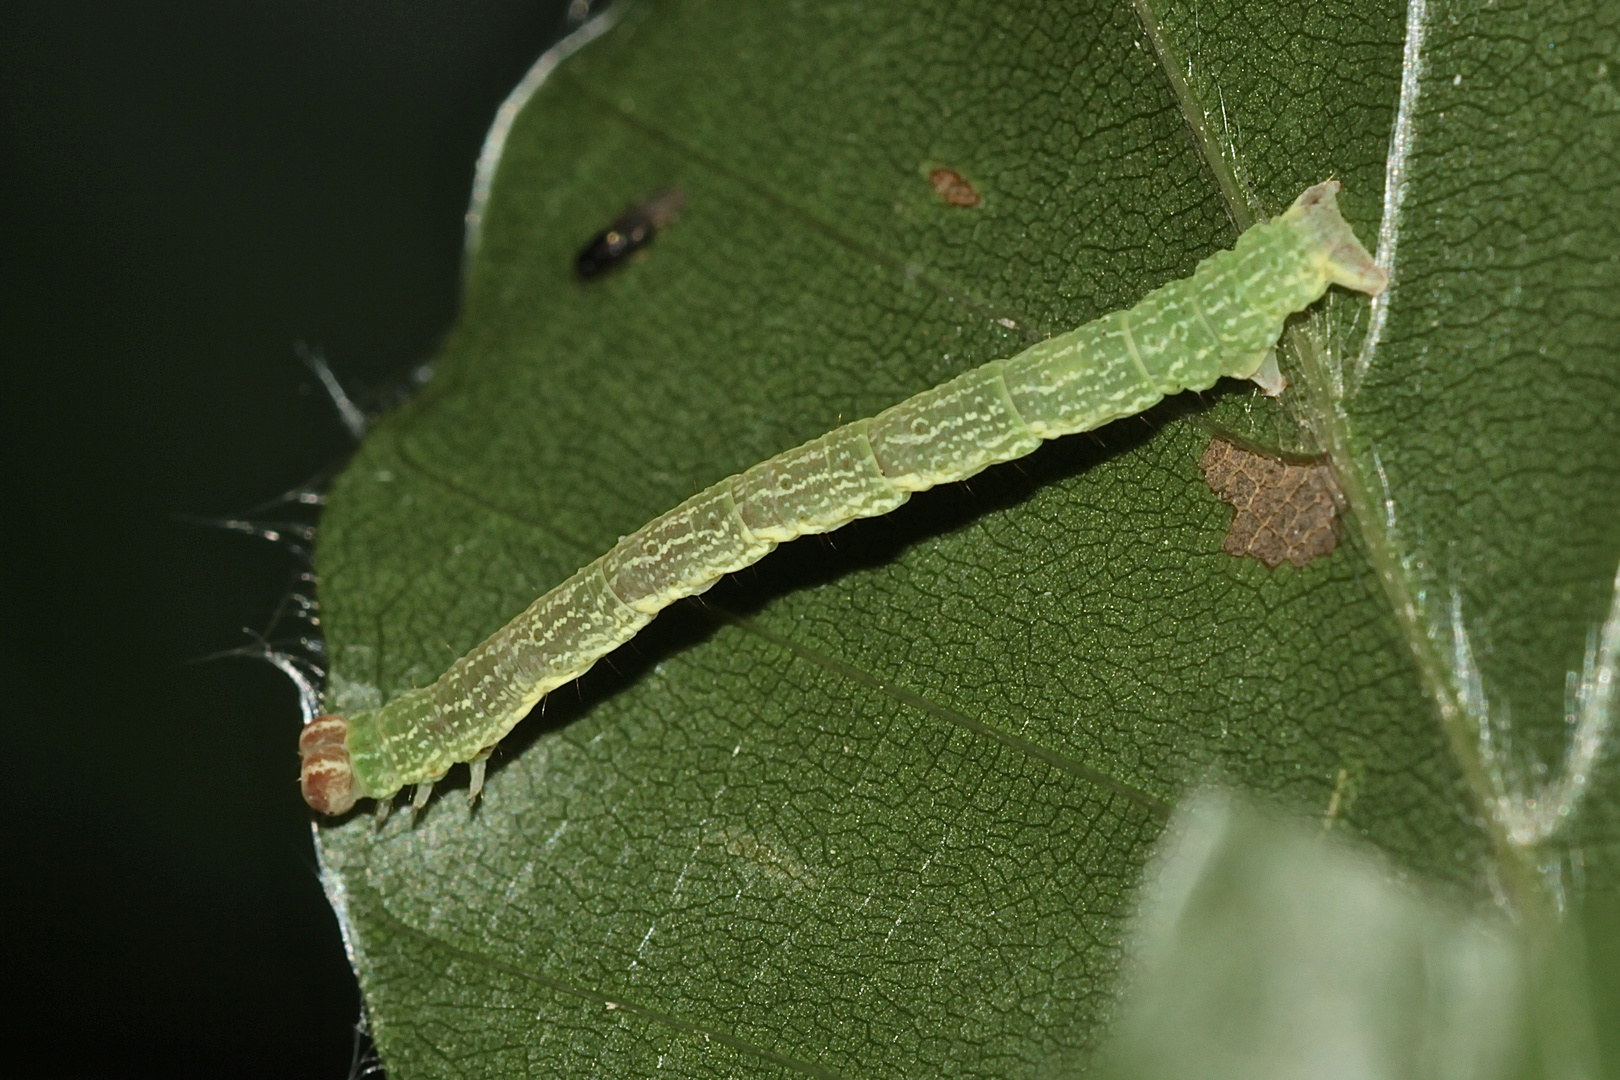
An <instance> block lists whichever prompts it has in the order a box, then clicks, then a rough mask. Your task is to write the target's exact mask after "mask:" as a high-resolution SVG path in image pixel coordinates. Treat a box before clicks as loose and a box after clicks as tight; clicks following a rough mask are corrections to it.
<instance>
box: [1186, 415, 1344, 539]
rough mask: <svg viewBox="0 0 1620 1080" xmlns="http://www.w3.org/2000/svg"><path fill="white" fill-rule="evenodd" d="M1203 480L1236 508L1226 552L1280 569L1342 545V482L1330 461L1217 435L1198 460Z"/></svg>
mask: <svg viewBox="0 0 1620 1080" xmlns="http://www.w3.org/2000/svg"><path fill="white" fill-rule="evenodd" d="M1198 467H1199V468H1200V469H1202V470H1203V473H1204V482H1205V483H1207V484H1208V485H1209V489H1210V490H1211V491H1213V492H1214V493H1215V494H1216V496H1217V497H1219V498H1220V500H1221V501H1222V502H1226V503H1230V504H1231V505H1232V508H1233V514H1232V524H1231V527H1230V528H1228V529H1227V531H1226V539H1225V540H1224V541H1222V543H1221V550H1222V551H1224V552H1226V553H1227V554H1228V555H1234V556H1237V557H1239V558H1241V557H1243V556H1244V555H1252V556H1254V557H1255V558H1256V559H1259V560H1260V561H1261V562H1263V563H1265V564H1266V566H1267V567H1269V568H1271V569H1276V568H1277V567H1278V566H1280V565H1282V564H1283V563H1284V562H1290V563H1293V564H1294V565H1295V566H1304V565H1305V564H1306V563H1308V562H1310V561H1311V560H1312V559H1316V558H1320V557H1322V556H1324V555H1328V554H1331V553H1332V551H1333V549H1334V548H1336V547H1338V546H1339V533H1338V527H1337V526H1338V498H1339V486H1338V484H1337V483H1335V482H1334V480H1333V470H1332V469H1331V468H1329V467H1328V464H1327V462H1325V461H1317V462H1303V463H1301V462H1288V461H1281V460H1279V459H1277V458H1275V457H1270V456H1268V455H1266V454H1259V453H1255V452H1254V451H1252V450H1246V449H1244V448H1243V447H1241V446H1238V445H1237V444H1236V443H1233V442H1228V441H1227V440H1226V439H1221V438H1217V439H1214V440H1212V441H1211V442H1210V444H1209V449H1207V450H1205V451H1204V456H1203V458H1202V459H1201V460H1200V461H1199V462H1198Z"/></svg>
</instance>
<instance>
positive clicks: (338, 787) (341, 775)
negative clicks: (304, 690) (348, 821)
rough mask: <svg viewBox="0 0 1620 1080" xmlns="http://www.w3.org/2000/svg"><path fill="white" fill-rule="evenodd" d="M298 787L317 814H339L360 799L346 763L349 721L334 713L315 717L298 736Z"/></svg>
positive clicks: (351, 767) (350, 770)
mask: <svg viewBox="0 0 1620 1080" xmlns="http://www.w3.org/2000/svg"><path fill="white" fill-rule="evenodd" d="M298 756H299V759H300V766H299V770H298V786H299V787H300V788H301V789H302V790H303V793H304V801H305V802H307V803H309V805H310V808H311V809H313V810H314V811H315V812H316V813H317V814H332V815H336V814H343V813H347V812H348V811H349V810H350V809H351V808H353V806H354V804H355V801H356V800H357V799H358V798H359V797H360V796H359V792H358V791H356V790H355V789H356V787H357V785H356V784H355V777H354V765H353V764H352V763H351V762H350V761H349V721H348V720H347V719H346V718H344V717H342V716H338V715H337V714H335V713H327V714H326V715H325V716H317V717H316V718H315V719H313V720H311V721H310V722H309V723H308V724H306V725H304V731H303V734H301V735H299V736H298Z"/></svg>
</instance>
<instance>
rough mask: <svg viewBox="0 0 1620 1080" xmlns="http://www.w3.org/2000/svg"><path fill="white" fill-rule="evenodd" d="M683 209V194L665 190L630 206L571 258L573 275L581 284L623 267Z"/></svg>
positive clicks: (678, 189)
mask: <svg viewBox="0 0 1620 1080" xmlns="http://www.w3.org/2000/svg"><path fill="white" fill-rule="evenodd" d="M685 207H686V192H684V191H682V190H681V189H680V188H667V189H665V190H664V191H660V192H658V193H657V194H656V195H652V196H649V197H648V198H647V199H646V200H644V201H643V202H641V203H639V204H637V205H636V206H632V207H631V208H630V209H628V210H626V211H625V212H624V213H622V214H620V215H619V216H618V217H616V218H614V219H613V224H611V225H609V226H608V227H607V228H606V229H604V230H603V231H602V232H600V233H597V234H596V235H595V236H593V237H591V242H590V243H588V244H586V245H585V246H584V247H583V248H581V249H580V252H579V254H578V255H576V256H574V272H575V273H577V274H578V275H579V277H580V280H581V281H589V280H591V279H592V278H594V277H599V276H601V275H602V274H605V273H607V272H608V271H609V270H612V269H614V268H615V267H619V266H623V265H624V264H625V262H626V261H628V260H629V258H630V256H632V255H634V254H635V253H636V252H638V251H640V250H641V249H642V248H644V247H646V246H647V245H648V244H650V243H652V238H653V237H654V236H656V235H658V230H659V229H662V228H665V227H667V226H669V225H671V224H673V223H674V221H675V219H676V218H678V217H680V216H681V211H682V210H683V209H685Z"/></svg>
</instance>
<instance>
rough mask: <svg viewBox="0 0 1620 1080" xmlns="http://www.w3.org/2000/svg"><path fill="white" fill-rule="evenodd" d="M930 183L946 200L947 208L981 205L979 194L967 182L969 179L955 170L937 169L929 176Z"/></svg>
mask: <svg viewBox="0 0 1620 1080" xmlns="http://www.w3.org/2000/svg"><path fill="white" fill-rule="evenodd" d="M928 182H929V183H930V184H932V185H933V186H934V190H935V191H936V192H938V193H939V196H940V198H942V199H944V200H945V204H946V205H947V206H966V207H973V206H978V205H979V193H978V192H977V191H975V190H974V188H973V185H972V184H970V183H968V182H967V178H966V177H964V176H963V175H962V174H961V173H959V172H957V171H956V170H955V169H946V168H943V167H942V168H938V169H935V170H934V171H933V172H931V173H929V174H928Z"/></svg>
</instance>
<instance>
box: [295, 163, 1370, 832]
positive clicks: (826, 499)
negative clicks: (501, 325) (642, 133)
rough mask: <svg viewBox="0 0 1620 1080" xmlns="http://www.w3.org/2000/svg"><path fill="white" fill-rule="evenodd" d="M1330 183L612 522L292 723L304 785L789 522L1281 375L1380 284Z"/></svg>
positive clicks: (499, 704)
mask: <svg viewBox="0 0 1620 1080" xmlns="http://www.w3.org/2000/svg"><path fill="white" fill-rule="evenodd" d="M1337 191H1338V184H1337V182H1335V181H1328V182H1326V183H1322V184H1317V185H1316V186H1314V187H1311V188H1308V189H1307V190H1306V191H1305V192H1304V193H1303V194H1302V195H1300V197H1299V198H1298V199H1297V200H1295V202H1294V204H1293V205H1292V206H1291V207H1290V208H1289V209H1288V210H1287V211H1286V212H1285V213H1283V214H1282V215H1280V216H1279V217H1277V218H1275V219H1274V220H1272V221H1270V222H1267V223H1264V224H1260V225H1256V226H1254V227H1253V228H1251V229H1249V230H1248V231H1247V232H1245V233H1244V234H1243V235H1242V236H1241V237H1239V238H1238V241H1237V244H1236V246H1234V247H1233V248H1232V249H1231V250H1229V251H1221V252H1217V253H1216V254H1214V255H1212V256H1210V257H1209V258H1207V259H1205V260H1204V261H1203V262H1201V263H1200V264H1199V265H1198V268H1197V270H1196V271H1195V272H1194V273H1193V275H1192V276H1191V277H1188V278H1184V279H1182V280H1179V281H1173V282H1170V283H1169V284H1167V285H1164V286H1161V287H1160V288H1158V289H1156V290H1154V291H1153V292H1151V293H1149V294H1148V295H1147V296H1146V297H1144V298H1143V299H1142V300H1141V301H1140V302H1139V303H1138V304H1137V305H1136V306H1135V307H1132V308H1129V309H1127V310H1124V311H1116V312H1114V313H1113V314H1110V315H1107V316H1104V317H1103V318H1101V319H1097V320H1095V321H1093V322H1090V323H1087V324H1085V325H1084V326H1081V327H1079V328H1078V329H1075V330H1071V331H1069V332H1068V333H1065V334H1059V335H1057V336H1056V337H1052V338H1048V339H1047V340H1045V341H1042V342H1040V343H1038V344H1036V345H1033V346H1031V347H1030V348H1028V349H1026V350H1024V351H1023V352H1021V353H1019V354H1018V355H1016V356H1013V357H1011V358H1009V359H1005V360H992V361H990V362H989V363H987V364H984V365H982V366H980V367H977V368H973V369H972V370H970V371H968V372H966V373H964V374H962V375H958V376H957V377H956V378H953V379H950V380H948V381H946V382H944V383H942V384H940V385H939V386H936V387H934V388H933V389H931V390H925V391H923V392H922V393H920V394H917V395H916V396H914V397H912V398H909V399H907V400H906V401H903V402H901V403H900V404H898V405H895V406H893V407H891V408H889V409H886V410H885V411H883V412H881V413H879V414H878V415H876V416H874V417H870V418H867V419H863V420H856V421H855V422H853V423H849V424H845V425H843V426H842V427H838V428H835V429H833V430H832V431H830V432H828V433H827V434H825V435H822V436H821V437H820V438H817V439H812V440H811V441H809V442H807V443H805V444H804V445H802V446H799V447H796V448H794V449H792V450H788V451H785V452H783V453H780V454H778V455H776V456H775V457H772V458H769V459H768V460H766V461H763V462H761V463H759V464H758V465H755V466H754V467H753V468H750V469H747V470H745V471H743V472H741V473H738V474H736V475H735V476H731V477H727V478H726V479H724V480H722V481H720V482H719V483H717V484H715V485H714V486H712V487H710V488H708V489H707V490H705V491H702V492H700V493H698V494H697V495H694V496H692V497H691V498H690V499H687V500H686V501H685V502H683V503H681V504H680V505H679V506H677V507H675V508H674V509H673V510H671V511H669V512H668V513H666V514H664V515H662V516H661V517H658V518H655V519H654V520H653V521H651V522H649V523H648V524H646V525H644V526H642V527H641V528H640V529H638V530H636V531H635V532H634V533H631V534H630V535H629V536H626V537H623V538H622V539H620V541H619V542H618V543H617V544H616V545H614V547H613V549H612V550H611V551H609V552H607V553H606V554H605V555H602V556H601V557H599V558H597V559H596V560H594V561H592V562H590V563H588V564H587V565H586V566H584V567H583V568H582V569H580V570H579V571H577V572H576V573H575V574H574V575H573V576H572V577H570V578H569V579H567V580H566V581H564V582H563V583H562V584H560V585H558V586H557V587H556V588H554V589H552V590H551V591H550V592H548V593H546V594H545V595H544V596H542V597H540V598H539V599H538V600H536V601H535V602H534V603H533V604H531V605H530V606H529V607H528V609H527V610H525V611H524V612H523V613H522V614H520V615H518V616H517V618H515V619H513V620H512V621H511V622H509V623H507V624H506V625H505V626H504V627H502V628H501V629H499V630H497V631H496V632H495V633H494V634H492V635H491V636H490V637H489V638H488V639H486V640H485V641H484V642H483V643H482V644H480V645H478V646H477V647H475V648H474V649H473V650H472V651H470V652H468V653H467V654H466V655H465V656H463V657H461V658H460V659H458V660H456V661H455V662H454V663H453V664H451V665H450V668H449V669H448V670H447V671H446V672H445V673H444V674H443V675H441V676H440V677H439V679H438V680H437V681H435V682H433V683H431V684H429V685H427V686H422V687H418V688H416V689H413V690H408V691H406V692H405V693H403V694H401V695H400V696H398V697H397V698H395V699H394V700H393V701H390V702H388V703H387V704H386V705H383V706H382V707H381V708H377V709H371V710H368V711H366V712H361V713H357V714H355V715H354V716H351V717H347V718H345V717H342V716H337V715H330V714H329V715H325V716H321V717H317V718H316V719H315V720H314V721H313V722H312V723H310V724H309V725H308V726H307V727H305V728H304V731H303V735H302V736H301V738H300V739H299V749H300V751H301V754H302V758H303V767H302V774H301V784H302V788H303V793H304V798H305V800H306V801H307V802H308V803H309V805H310V806H311V807H313V808H314V809H315V810H316V811H318V812H320V813H323V814H341V813H344V812H345V811H347V810H349V809H350V808H351V807H352V806H354V804H355V803H356V801H358V800H359V799H361V798H367V797H369V798H375V799H387V798H390V797H391V796H393V795H394V794H395V793H396V792H398V791H399V790H400V789H401V788H404V787H407V786H410V785H413V784H431V783H433V782H434V781H436V780H438V779H440V778H441V777H443V776H444V774H445V773H446V772H447V771H448V770H449V769H450V767H451V766H452V765H455V764H457V763H458V762H476V763H480V764H481V762H482V755H483V754H484V753H485V752H486V751H487V750H488V749H489V748H490V747H492V746H493V745H495V743H497V742H498V741H499V740H500V739H501V738H502V737H503V736H505V735H506V733H507V732H509V731H510V730H511V729H512V728H513V727H514V726H515V725H516V724H517V723H518V721H520V720H522V719H523V717H524V715H525V714H527V713H528V711H529V709H530V708H532V707H533V706H534V704H535V703H536V702H538V701H539V700H540V699H541V698H542V697H544V696H545V695H546V694H547V693H549V692H550V691H551V690H553V689H555V688H557V687H559V686H562V685H564V684H566V683H569V682H572V681H573V680H574V679H577V678H579V677H580V676H581V675H583V674H584V673H585V672H586V671H587V670H588V669H589V668H590V667H591V666H592V665H593V664H595V663H596V661H598V660H600V659H601V658H602V657H604V656H606V655H607V654H608V653H610V652H612V651H613V650H614V649H617V648H618V647H619V646H620V645H623V644H624V643H625V642H627V641H629V640H630V639H631V638H633V637H634V636H635V635H636V633H637V632H638V631H639V630H640V629H641V628H642V627H644V626H646V625H647V623H649V622H651V621H652V619H653V617H654V616H655V615H657V614H658V612H660V611H661V610H663V609H664V608H666V607H668V606H669V605H670V604H672V603H674V602H675V601H676V600H679V599H681V598H682V597H686V596H691V595H694V594H696V593H700V592H702V591H704V590H705V589H707V588H709V587H710V586H711V585H713V584H714V583H715V582H716V581H717V580H719V579H720V578H721V577H722V576H724V575H725V574H729V573H732V572H733V571H736V570H740V569H742V568H743V567H745V566H748V565H750V564H752V563H754V562H756V561H758V560H759V559H760V558H762V557H764V556H765V555H766V554H767V553H768V552H770V551H771V550H772V549H773V548H775V547H776V546H777V545H778V544H782V543H786V542H787V541H789V540H793V539H795V538H797V537H800V536H805V535H808V534H811V533H821V532H827V531H829V530H831V529H836V528H839V527H840V526H842V525H845V524H847V523H849V522H851V521H853V520H855V519H857V518H864V517H874V516H877V515H880V514H886V513H888V512H889V511H891V510H893V509H895V508H896V507H898V506H900V505H901V504H902V503H904V502H905V501H906V500H907V499H908V498H910V496H911V494H912V492H916V491H923V490H925V489H927V488H930V487H933V486H935V485H936V484H944V483H950V482H953V481H957V480H964V479H967V478H968V477H971V476H973V475H975V474H977V473H978V472H980V471H981V470H983V469H985V468H988V467H989V466H991V465H995V464H997V463H999V462H1004V461H1010V460H1012V459H1014V458H1018V457H1022V456H1024V455H1025V454H1028V453H1030V452H1031V451H1033V450H1034V449H1035V448H1036V447H1037V446H1039V445H1040V444H1041V442H1042V441H1043V440H1046V439H1055V438H1058V437H1060V436H1063V435H1070V434H1074V433H1076V432H1082V431H1089V430H1091V429H1093V428H1097V427H1100V426H1101V425H1103V424H1106V423H1108V422H1109V421H1111V420H1115V419H1118V418H1120V417H1125V416H1132V415H1135V414H1136V413H1139V412H1141V411H1143V410H1144V409H1147V408H1148V407H1150V406H1152V405H1153V404H1154V403H1155V402H1157V401H1159V400H1160V399H1161V398H1162V397H1164V396H1165V395H1167V394H1174V393H1179V392H1181V391H1183V390H1202V389H1206V388H1207V387H1209V386H1212V385H1213V384H1214V383H1215V382H1216V380H1217V379H1219V378H1221V377H1222V376H1230V377H1233V378H1240V379H1253V380H1255V381H1256V382H1258V383H1259V384H1260V385H1261V386H1262V387H1263V388H1265V389H1267V390H1268V392H1276V391H1277V390H1279V389H1280V388H1281V385H1280V384H1281V380H1280V376H1278V375H1277V373H1276V368H1275V363H1274V361H1273V358H1272V349H1273V346H1275V344H1276V342H1277V338H1278V336H1279V335H1280V334H1281V332H1282V327H1283V322H1284V320H1285V319H1286V318H1287V317H1288V316H1289V315H1290V314H1292V313H1293V312H1296V311H1300V310H1302V309H1304V308H1305V307H1307V306H1308V305H1310V304H1311V303H1313V302H1315V301H1316V300H1317V299H1319V298H1320V297H1321V296H1322V294H1323V293H1324V292H1326V291H1327V288H1328V286H1329V285H1331V284H1338V285H1342V286H1345V287H1347V288H1350V289H1356V290H1359V291H1361V292H1365V293H1368V294H1369V295H1376V294H1377V293H1378V292H1379V291H1381V290H1382V289H1383V288H1384V285H1385V281H1386V278H1385V274H1384V271H1382V270H1380V269H1379V268H1378V267H1377V266H1376V265H1375V264H1374V262H1373V260H1372V257H1371V256H1370V255H1369V254H1368V253H1367V250H1366V249H1365V248H1364V247H1362V245H1361V243H1360V242H1359V241H1358V240H1357V239H1356V237H1355V234H1354V233H1353V232H1352V231H1351V229H1350V226H1349V225H1348V224H1347V223H1346V222H1345V220H1344V218H1343V217H1341V216H1340V214H1339V210H1338V207H1337V205H1336V202H1335V195H1336V193H1337Z"/></svg>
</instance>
